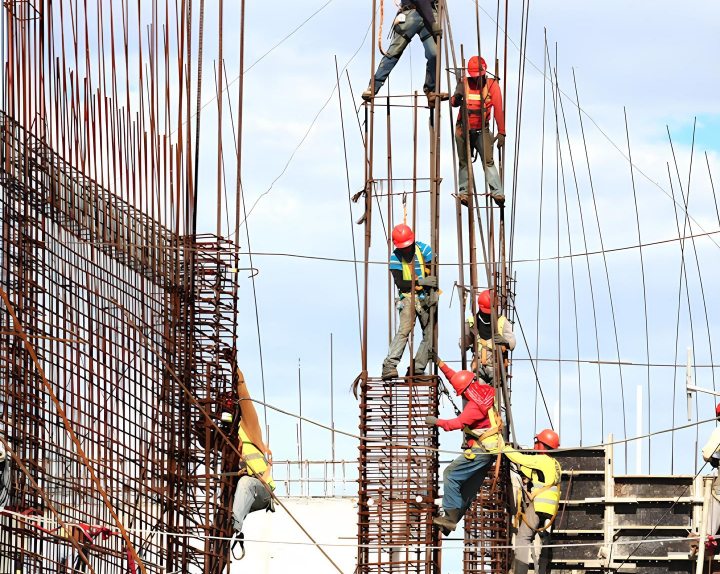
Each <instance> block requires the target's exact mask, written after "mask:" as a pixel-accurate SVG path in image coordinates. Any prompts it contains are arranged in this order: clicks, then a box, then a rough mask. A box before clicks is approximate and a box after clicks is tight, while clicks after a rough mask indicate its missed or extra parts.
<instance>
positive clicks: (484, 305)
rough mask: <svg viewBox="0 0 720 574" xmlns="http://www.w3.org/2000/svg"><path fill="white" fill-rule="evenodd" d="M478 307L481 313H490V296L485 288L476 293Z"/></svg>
mask: <svg viewBox="0 0 720 574" xmlns="http://www.w3.org/2000/svg"><path fill="white" fill-rule="evenodd" d="M478 307H480V311H482V312H483V313H490V309H491V307H492V297H491V295H490V291H489V290H488V289H485V291H483V292H482V293H480V295H478Z"/></svg>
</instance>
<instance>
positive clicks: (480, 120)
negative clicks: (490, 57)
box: [452, 56, 505, 205]
mask: <svg viewBox="0 0 720 574" xmlns="http://www.w3.org/2000/svg"><path fill="white" fill-rule="evenodd" d="M486 71H487V64H486V63H485V60H484V59H483V58H479V59H478V57H477V56H473V57H472V58H470V61H469V62H468V67H467V89H468V94H467V97H466V94H465V81H464V80H462V79H461V80H459V81H458V83H457V87H456V88H455V93H454V94H453V97H452V105H453V106H454V107H459V106H460V105H462V103H463V101H464V102H465V103H466V105H467V113H468V122H469V125H468V126H467V130H468V134H469V137H470V153H473V152H477V153H478V154H479V155H480V157H481V158H483V160H484V161H485V170H484V172H485V177H486V178H487V184H488V188H489V191H490V195H491V196H492V197H493V199H494V200H495V202H496V203H497V204H498V205H502V204H503V203H504V202H505V193H504V192H503V189H502V184H501V183H500V175H499V174H498V170H497V167H495V162H494V160H493V143H494V142H495V141H496V140H497V145H498V148H501V147H503V146H504V145H505V112H504V111H503V104H502V94H501V92H500V83H499V82H498V81H497V80H496V79H494V78H488V77H487V73H486ZM491 112H494V114H495V122H496V123H497V129H498V134H497V136H494V135H493V132H492V130H491V129H490V113H491ZM462 117H463V113H462V111H460V113H459V114H458V119H457V125H456V126H455V142H456V143H457V153H458V163H459V164H460V165H459V173H458V178H459V180H460V188H459V192H460V201H461V203H462V204H463V205H467V194H468V189H469V187H468V185H469V183H468V161H469V158H468V151H467V143H466V141H465V130H464V129H463V128H464V126H463V121H462ZM475 172H476V173H477V172H480V173H482V172H483V170H481V169H478V170H475ZM481 193H485V191H484V189H483V190H482V191H481Z"/></svg>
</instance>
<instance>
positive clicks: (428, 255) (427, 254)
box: [390, 241, 433, 299]
mask: <svg viewBox="0 0 720 574" xmlns="http://www.w3.org/2000/svg"><path fill="white" fill-rule="evenodd" d="M415 245H416V246H417V247H418V249H420V254H421V255H422V258H423V262H422V265H425V266H428V265H429V264H430V262H431V261H432V257H433V253H432V249H431V248H430V246H429V245H428V244H427V243H423V242H421V241H416V242H415ZM412 256H413V259H414V260H415V275H416V277H422V276H423V270H422V269H421V267H420V265H421V263H420V261H418V259H417V257H415V248H413V251H412ZM400 257H401V255H400V252H399V250H397V249H395V250H394V251H393V252H392V255H391V256H390V272H391V273H392V274H393V277H395V283H397V282H398V273H393V272H398V271H399V272H400V273H399V275H400V278H402V269H403V267H402V262H401V261H400ZM408 262H409V261H408ZM398 289H400V291H401V295H402V292H403V291H410V288H409V287H408V288H407V289H403V287H402V286H400V285H399V284H398ZM420 298H421V299H423V298H424V295H423V294H422V293H421V294H420Z"/></svg>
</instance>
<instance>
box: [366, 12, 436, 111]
mask: <svg viewBox="0 0 720 574" xmlns="http://www.w3.org/2000/svg"><path fill="white" fill-rule="evenodd" d="M393 34H394V35H395V37H394V39H393V41H392V43H391V44H390V47H389V48H388V50H387V53H386V54H385V56H383V59H382V60H381V61H380V65H379V66H378V69H377V71H376V72H375V93H374V94H373V91H372V89H373V84H372V82H370V85H369V86H368V89H367V90H365V91H364V92H363V94H362V98H363V100H365V101H366V102H369V101H370V100H371V99H372V98H373V96H375V95H376V94H377V93H378V92H379V91H380V88H382V87H383V84H384V83H385V80H386V79H387V77H388V76H389V75H390V72H392V70H393V68H394V67H395V64H397V63H398V61H399V60H400V56H402V53H403V52H404V51H405V48H407V46H408V44H410V42H411V40H412V39H413V37H414V36H416V35H417V36H419V37H420V41H421V42H422V43H423V46H424V47H425V59H426V60H427V68H426V72H425V85H424V86H423V92H425V95H426V96H427V99H428V106H429V107H434V106H435V97H436V93H435V87H436V78H435V75H436V73H437V63H436V62H437V43H436V41H437V40H439V39H440V37H441V36H442V26H441V24H440V22H439V21H438V12H437V0H434V1H433V0H402V2H401V3H400V7H399V10H398V13H397V16H396V18H395V21H394V23H393ZM439 95H440V99H442V100H447V99H448V94H446V93H442V94H439Z"/></svg>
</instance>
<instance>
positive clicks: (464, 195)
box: [452, 192, 468, 207]
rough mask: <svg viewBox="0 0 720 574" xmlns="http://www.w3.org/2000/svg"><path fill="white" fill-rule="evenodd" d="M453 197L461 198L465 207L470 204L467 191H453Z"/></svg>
mask: <svg viewBox="0 0 720 574" xmlns="http://www.w3.org/2000/svg"><path fill="white" fill-rule="evenodd" d="M452 196H453V197H457V198H458V199H459V200H460V203H461V204H462V205H464V206H465V207H467V206H468V196H467V193H462V192H461V193H453V194H452Z"/></svg>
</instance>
